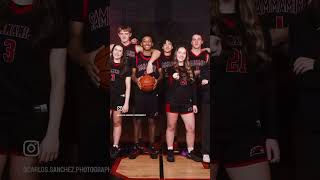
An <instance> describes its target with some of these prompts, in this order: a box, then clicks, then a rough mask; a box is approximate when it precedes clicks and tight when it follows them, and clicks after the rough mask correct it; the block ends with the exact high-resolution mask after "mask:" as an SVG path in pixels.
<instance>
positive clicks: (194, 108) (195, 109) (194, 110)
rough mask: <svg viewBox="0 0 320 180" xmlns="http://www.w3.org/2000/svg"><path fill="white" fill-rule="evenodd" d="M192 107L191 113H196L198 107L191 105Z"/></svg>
mask: <svg viewBox="0 0 320 180" xmlns="http://www.w3.org/2000/svg"><path fill="white" fill-rule="evenodd" d="M192 109H193V113H195V114H196V113H198V107H197V106H196V105H193V106H192Z"/></svg>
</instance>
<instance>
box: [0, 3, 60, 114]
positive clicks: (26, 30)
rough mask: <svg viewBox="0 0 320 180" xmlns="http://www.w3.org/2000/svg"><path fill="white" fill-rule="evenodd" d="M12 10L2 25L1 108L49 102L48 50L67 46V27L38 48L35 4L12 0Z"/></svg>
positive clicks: (23, 107)
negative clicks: (35, 38)
mask: <svg viewBox="0 0 320 180" xmlns="http://www.w3.org/2000/svg"><path fill="white" fill-rule="evenodd" d="M9 13H10V14H9V16H8V17H9V18H8V20H7V21H6V23H5V24H4V25H3V26H1V27H0V99H1V101H0V111H1V112H20V111H30V110H31V109H32V107H33V106H35V105H41V104H47V105H48V103H49V95H50V84H51V83H50V72H49V52H50V49H52V48H66V39H65V38H64V37H65V36H64V34H65V33H66V31H65V29H63V30H61V32H56V35H54V36H55V37H53V36H52V37H48V39H50V41H47V42H46V44H42V45H41V48H35V47H34V46H33V39H32V38H33V36H34V35H33V32H35V29H34V28H33V27H34V26H33V22H32V20H33V13H32V5H26V6H19V5H16V4H14V3H13V2H11V4H10V12H9ZM57 29H59V28H57ZM61 29H62V28H61ZM59 31H60V30H59Z"/></svg>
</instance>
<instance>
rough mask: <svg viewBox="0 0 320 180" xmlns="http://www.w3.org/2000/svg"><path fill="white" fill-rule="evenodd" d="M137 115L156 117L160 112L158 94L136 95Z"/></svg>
mask: <svg viewBox="0 0 320 180" xmlns="http://www.w3.org/2000/svg"><path fill="white" fill-rule="evenodd" d="M134 98H135V103H134V108H135V115H136V117H137V118H139V117H156V116H158V112H159V98H158V94H157V93H141V92H136V93H135V97H134Z"/></svg>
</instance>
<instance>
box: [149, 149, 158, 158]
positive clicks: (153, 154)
mask: <svg viewBox="0 0 320 180" xmlns="http://www.w3.org/2000/svg"><path fill="white" fill-rule="evenodd" d="M149 152H150V158H151V159H157V158H158V151H157V149H156V148H155V147H154V146H150V147H149Z"/></svg>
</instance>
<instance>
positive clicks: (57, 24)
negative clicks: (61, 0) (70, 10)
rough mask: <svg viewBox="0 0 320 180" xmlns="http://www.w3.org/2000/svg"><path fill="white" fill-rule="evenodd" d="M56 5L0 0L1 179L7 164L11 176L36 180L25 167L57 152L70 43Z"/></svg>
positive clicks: (52, 157)
mask: <svg viewBox="0 0 320 180" xmlns="http://www.w3.org/2000/svg"><path fill="white" fill-rule="evenodd" d="M57 7H58V6H57V3H56V1H54V0H48V1H38V0H33V1H32V0H12V1H11V0H3V1H1V7H0V16H1V19H0V99H1V101H0V122H1V125H0V179H2V175H3V171H4V168H5V165H6V164H7V165H8V166H9V167H8V170H9V176H10V179H11V180H19V179H25V180H35V179H37V177H36V174H35V173H29V172H26V171H24V169H25V168H26V167H32V166H37V165H39V163H43V162H49V161H53V160H55V159H56V158H57V157H58V152H59V128H60V120H61V115H62V110H63V105H64V93H65V91H64V88H65V62H66V52H67V51H66V45H67V44H66V39H65V38H64V37H66V36H65V35H66V29H64V30H63V31H61V27H62V26H61V25H62V23H63V21H62V16H61V14H60V13H59V11H58V10H59V9H57ZM42 13H44V14H45V15H43V16H42ZM39 145H40V146H39Z"/></svg>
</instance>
